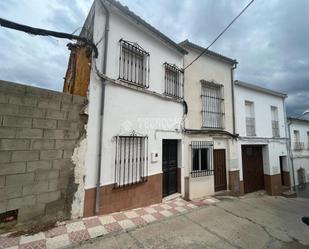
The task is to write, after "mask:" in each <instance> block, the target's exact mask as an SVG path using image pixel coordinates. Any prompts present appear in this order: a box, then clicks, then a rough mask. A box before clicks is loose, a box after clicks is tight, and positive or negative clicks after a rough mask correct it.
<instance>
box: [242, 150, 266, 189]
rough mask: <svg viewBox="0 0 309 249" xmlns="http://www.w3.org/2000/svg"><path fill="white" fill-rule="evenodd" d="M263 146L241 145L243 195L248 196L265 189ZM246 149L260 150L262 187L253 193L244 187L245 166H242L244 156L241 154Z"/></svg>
mask: <svg viewBox="0 0 309 249" xmlns="http://www.w3.org/2000/svg"><path fill="white" fill-rule="evenodd" d="M264 146H265V145H264V144H242V145H241V160H242V178H243V184H244V193H245V194H248V193H253V192H256V191H259V190H262V189H265V180H264V156H263V147H264ZM247 147H251V148H252V147H253V148H260V150H261V161H262V173H263V177H262V181H263V187H262V188H261V189H257V190H254V191H250V190H248V187H246V179H245V164H244V160H243V158H244V154H243V150H244V149H245V148H247Z"/></svg>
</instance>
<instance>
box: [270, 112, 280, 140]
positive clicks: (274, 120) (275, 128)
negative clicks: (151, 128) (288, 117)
mask: <svg viewBox="0 0 309 249" xmlns="http://www.w3.org/2000/svg"><path fill="white" fill-rule="evenodd" d="M270 111H271V128H272V134H273V137H280V132H279V120H278V108H277V107H276V106H271V107H270Z"/></svg>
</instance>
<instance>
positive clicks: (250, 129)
mask: <svg viewBox="0 0 309 249" xmlns="http://www.w3.org/2000/svg"><path fill="white" fill-rule="evenodd" d="M245 109H246V134H247V136H255V135H256V133H255V115H254V103H253V102H250V101H245Z"/></svg>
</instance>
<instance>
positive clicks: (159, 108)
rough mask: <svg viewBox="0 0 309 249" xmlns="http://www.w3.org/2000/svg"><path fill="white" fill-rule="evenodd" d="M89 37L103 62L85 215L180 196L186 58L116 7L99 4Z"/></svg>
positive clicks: (92, 89) (93, 77) (92, 87)
mask: <svg viewBox="0 0 309 249" xmlns="http://www.w3.org/2000/svg"><path fill="white" fill-rule="evenodd" d="M88 31H90V32H91V35H92V36H93V37H92V39H93V41H94V43H95V44H97V47H98V52H99V56H98V58H97V59H95V60H94V61H93V63H92V68H91V74H90V84H89V92H88V98H89V108H88V113H89V121H88V127H87V141H88V145H87V146H88V148H87V155H86V159H85V165H87V166H86V172H85V175H86V178H85V206H84V215H85V216H90V215H93V214H94V213H100V214H102V213H110V212H115V211H120V210H124V209H130V208H135V207H139V206H143V205H149V204H153V203H157V202H160V201H161V200H162V198H163V197H164V196H166V195H169V194H172V193H175V192H181V187H180V186H181V182H180V174H181V169H182V166H183V149H182V146H183V140H182V132H181V129H182V117H183V110H184V105H183V72H182V70H181V68H182V66H183V55H184V54H185V53H186V51H185V50H184V49H183V48H182V47H180V46H178V45H177V44H176V43H174V42H173V41H171V40H170V39H169V38H167V37H166V36H164V35H163V34H162V33H160V32H159V31H158V30H155V29H154V28H153V27H151V26H150V25H149V24H147V23H146V22H144V21H143V20H142V19H141V18H139V17H138V16H136V15H135V14H134V13H132V12H131V11H129V10H128V9H127V8H126V7H124V6H122V5H121V4H120V3H119V2H116V1H113V0H96V1H95V2H94V4H93V6H92V8H91V11H90V13H89V16H88V18H87V20H86V23H85V25H84V29H83V31H82V33H84V35H85V36H88V37H89V34H88V33H89V32H88ZM91 35H90V36H91ZM106 37H107V38H106ZM104 54H105V55H104ZM104 58H106V60H105V61H104ZM102 88H103V89H102Z"/></svg>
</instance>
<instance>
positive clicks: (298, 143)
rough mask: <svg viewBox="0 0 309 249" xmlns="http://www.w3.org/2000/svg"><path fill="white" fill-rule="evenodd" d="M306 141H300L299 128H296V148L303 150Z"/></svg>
mask: <svg viewBox="0 0 309 249" xmlns="http://www.w3.org/2000/svg"><path fill="white" fill-rule="evenodd" d="M303 149H304V143H302V142H300V133H299V130H294V150H303Z"/></svg>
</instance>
